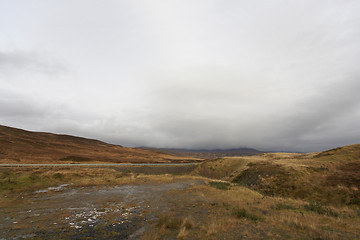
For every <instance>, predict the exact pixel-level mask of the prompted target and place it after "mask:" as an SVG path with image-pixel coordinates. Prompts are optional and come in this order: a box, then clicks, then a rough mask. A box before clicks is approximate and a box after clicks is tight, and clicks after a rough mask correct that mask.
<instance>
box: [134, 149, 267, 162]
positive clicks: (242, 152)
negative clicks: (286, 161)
mask: <svg viewBox="0 0 360 240" xmlns="http://www.w3.org/2000/svg"><path fill="white" fill-rule="evenodd" d="M141 148H142V149H149V150H154V151H159V152H163V153H168V154H172V155H175V156H181V157H196V158H204V159H213V158H218V157H233V156H253V155H258V154H262V153H264V152H262V151H259V150H256V149H253V148H246V147H242V148H231V149H186V148H151V147H141Z"/></svg>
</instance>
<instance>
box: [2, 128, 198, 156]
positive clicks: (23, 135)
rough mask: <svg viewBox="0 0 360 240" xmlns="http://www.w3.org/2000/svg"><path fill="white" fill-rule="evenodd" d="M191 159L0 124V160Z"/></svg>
mask: <svg viewBox="0 0 360 240" xmlns="http://www.w3.org/2000/svg"><path fill="white" fill-rule="evenodd" d="M194 160H195V159H188V158H185V157H177V156H173V155H170V154H167V153H165V152H158V151H157V152H154V151H150V150H146V149H140V148H127V147H122V146H119V145H112V144H108V143H104V142H101V141H98V140H94V139H87V138H82V137H75V136H70V135H59V134H53V133H43V132H30V131H26V130H22V129H17V128H12V127H6V126H2V125H0V163H78V162H81V163H90V162H92V163H94V162H110V163H154V162H189V161H194Z"/></svg>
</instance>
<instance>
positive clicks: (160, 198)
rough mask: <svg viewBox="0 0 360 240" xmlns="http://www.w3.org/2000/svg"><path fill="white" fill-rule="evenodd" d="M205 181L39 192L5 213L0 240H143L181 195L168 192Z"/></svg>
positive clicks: (0, 222)
mask: <svg viewBox="0 0 360 240" xmlns="http://www.w3.org/2000/svg"><path fill="white" fill-rule="evenodd" d="M203 183H204V182H203V181H202V180H196V179H181V180H177V181H174V182H171V183H147V184H139V185H123V186H112V187H107V186H93V187H77V188H75V187H72V186H71V185H61V186H54V187H52V188H49V189H42V190H38V191H35V192H33V193H31V194H27V195H26V196H23V197H22V198H26V199H23V200H22V201H20V202H19V203H14V204H13V205H11V206H8V207H4V208H1V209H0V229H1V230H0V239H59V238H62V239H89V238H90V239H92V238H93V239H138V238H139V236H140V235H141V234H142V233H143V232H144V231H145V230H146V229H147V227H149V226H150V225H151V224H152V223H153V222H154V221H155V220H156V218H157V216H159V214H161V213H163V212H168V211H169V210H170V209H171V207H173V206H172V203H173V202H176V201H175V200H176V195H172V194H169V191H171V190H174V189H184V188H189V187H192V186H195V185H199V184H203Z"/></svg>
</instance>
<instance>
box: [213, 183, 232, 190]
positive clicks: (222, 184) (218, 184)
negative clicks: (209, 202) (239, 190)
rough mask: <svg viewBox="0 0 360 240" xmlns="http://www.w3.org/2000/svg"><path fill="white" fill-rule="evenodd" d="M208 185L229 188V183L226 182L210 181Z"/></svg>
mask: <svg viewBox="0 0 360 240" xmlns="http://www.w3.org/2000/svg"><path fill="white" fill-rule="evenodd" d="M209 185H210V186H211V187H214V188H217V189H221V190H229V188H230V183H227V182H217V181H211V182H209Z"/></svg>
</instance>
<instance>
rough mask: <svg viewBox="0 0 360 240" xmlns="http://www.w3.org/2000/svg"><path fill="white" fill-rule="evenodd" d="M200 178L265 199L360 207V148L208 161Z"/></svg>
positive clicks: (203, 164)
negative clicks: (239, 187)
mask: <svg viewBox="0 0 360 240" xmlns="http://www.w3.org/2000/svg"><path fill="white" fill-rule="evenodd" d="M198 172H199V174H200V175H203V176H206V177H211V178H218V179H222V180H226V181H231V182H233V183H238V184H240V185H244V186H247V187H249V188H251V189H254V190H256V191H259V192H261V193H263V194H265V195H270V196H280V197H291V198H299V199H305V200H313V201H316V202H321V203H323V204H333V205H344V204H345V205H355V206H360V190H359V189H360V144H355V145H350V146H344V147H339V148H335V149H331V150H328V151H324V152H321V153H265V154H262V155H258V156H249V157H233V158H230V157H227V158H219V159H216V160H212V161H206V162H204V163H202V164H201V165H200V166H199V167H198Z"/></svg>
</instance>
